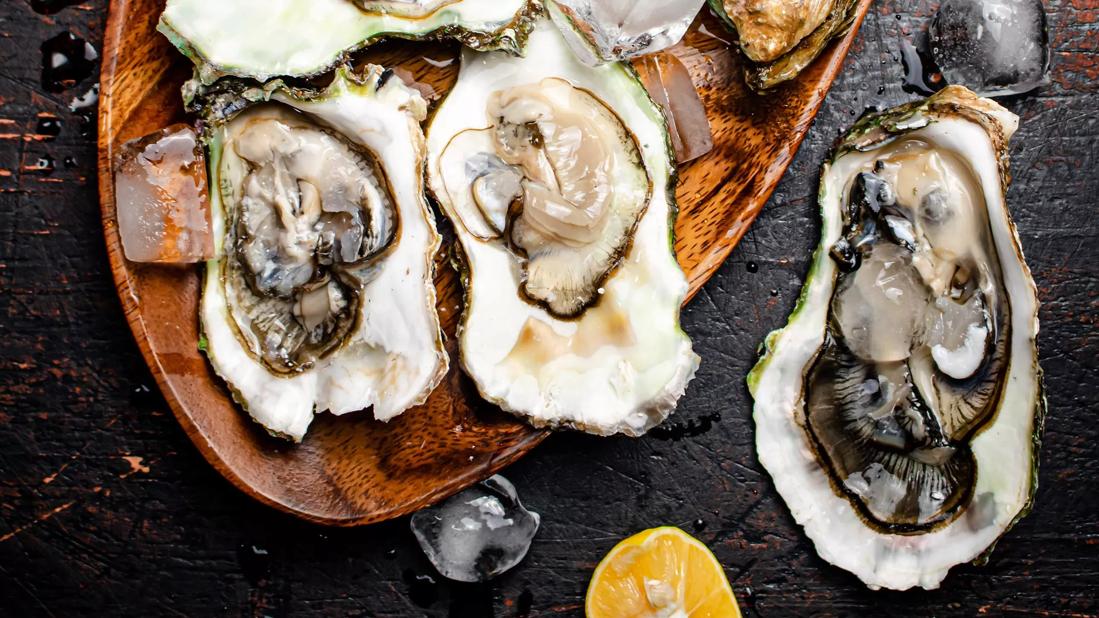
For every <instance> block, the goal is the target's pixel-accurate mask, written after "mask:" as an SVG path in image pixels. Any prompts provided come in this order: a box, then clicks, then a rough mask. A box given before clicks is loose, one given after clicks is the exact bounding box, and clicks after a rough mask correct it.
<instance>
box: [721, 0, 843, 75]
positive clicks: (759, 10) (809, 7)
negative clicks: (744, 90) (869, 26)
mask: <svg viewBox="0 0 1099 618" xmlns="http://www.w3.org/2000/svg"><path fill="white" fill-rule="evenodd" d="M709 2H710V7H711V8H713V11H714V13H715V14H716V15H717V16H718V17H720V18H721V19H722V21H724V22H725V24H726V25H728V26H729V27H730V28H731V29H732V30H733V31H734V32H736V34H737V38H738V40H739V41H740V49H741V51H742V52H743V53H744V56H745V57H746V58H747V61H748V62H747V66H746V68H745V77H746V79H747V82H748V85H749V86H751V87H752V88H753V89H755V90H767V89H769V88H773V87H775V86H777V85H779V84H781V83H782V82H785V81H789V80H791V79H793V78H795V77H797V75H798V73H800V72H801V71H802V69H804V68H805V67H807V66H809V63H810V62H812V61H813V60H815V59H816V58H817V56H819V55H820V53H821V52H822V51H824V48H825V46H827V45H828V43H829V42H831V41H832V39H834V38H836V37H839V36H842V35H843V34H844V33H845V32H847V30H848V29H849V28H850V27H851V24H852V23H854V20H855V16H856V13H857V8H858V0H709Z"/></svg>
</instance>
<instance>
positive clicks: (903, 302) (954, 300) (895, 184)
mask: <svg viewBox="0 0 1099 618" xmlns="http://www.w3.org/2000/svg"><path fill="white" fill-rule="evenodd" d="M1017 123H1018V119H1017V118H1016V117H1015V116H1014V115H1013V114H1011V113H1010V112H1008V111H1007V110H1005V109H1004V108H1002V107H1000V106H999V105H997V104H996V103H995V102H993V101H991V100H988V99H981V98H978V97H977V96H976V95H974V94H973V93H972V92H970V91H968V90H966V89H964V88H961V87H954V86H952V87H949V88H946V89H944V90H943V91H941V92H939V93H938V94H936V95H934V96H932V97H931V98H929V99H927V100H926V101H921V102H917V103H913V104H910V105H904V106H901V107H898V108H895V109H892V110H889V111H885V112H881V113H878V114H873V115H871V116H868V117H866V118H864V119H862V120H860V121H859V123H858V124H856V125H855V127H854V128H852V129H851V131H850V132H849V133H848V134H847V136H846V137H845V138H844V140H843V141H842V142H841V143H840V145H839V147H838V148H837V150H836V152H835V154H834V155H833V157H832V158H831V159H830V160H829V161H828V162H826V163H825V164H824V167H823V169H822V171H821V187H820V206H821V218H822V224H823V226H822V230H821V242H820V245H819V246H818V248H817V250H816V252H815V253H814V255H813V261H812V267H811V270H810V272H809V275H808V277H807V278H806V282H805V286H804V287H803V289H802V293H801V297H800V298H799V300H798V303H797V307H796V308H795V309H794V312H793V314H792V315H791V316H790V319H789V322H788V323H787V325H786V327H785V328H783V329H782V330H779V331H776V332H774V333H771V335H769V336H768V337H767V341H766V344H765V345H766V348H765V352H764V355H763V358H761V359H760V361H759V363H758V364H757V365H756V367H755V368H754V369H753V370H752V372H751V374H750V375H749V377H748V385H749V389H750V390H751V392H752V395H753V397H754V398H755V421H756V447H757V451H758V454H759V458H760V462H761V463H762V464H763V466H764V467H765V468H766V469H767V470H768V472H769V473H770V474H771V476H772V478H773V479H774V481H775V486H776V488H777V489H778V491H779V493H780V494H781V495H782V497H783V499H784V500H785V501H786V504H787V506H788V507H789V508H790V511H791V513H792V514H793V516H794V519H795V520H796V521H797V522H798V523H799V524H801V525H802V526H803V527H804V528H805V533H806V534H807V535H808V536H809V538H810V539H812V540H813V542H814V544H815V546H816V549H817V552H818V553H819V554H820V555H821V557H823V558H824V559H825V560H827V561H829V562H831V563H833V564H835V565H837V566H840V567H842V568H844V569H846V570H848V571H851V572H852V573H854V574H855V575H857V576H858V577H859V578H860V579H862V580H863V581H864V582H865V583H866V584H867V585H868V586H870V587H872V588H892V589H906V588H910V587H913V586H920V587H923V588H936V587H938V585H939V583H940V582H941V581H942V580H943V578H944V577H945V576H946V574H947V572H948V570H949V569H950V568H951V567H953V566H954V565H957V564H961V563H964V562H971V561H978V560H981V559H982V558H984V557H985V556H986V555H987V552H989V551H990V550H991V548H992V546H993V545H994V544H995V543H996V541H997V540H998V539H999V538H1000V537H1001V536H1002V535H1003V534H1004V533H1005V532H1007V530H1008V529H1009V528H1010V527H1011V526H1012V525H1013V524H1014V523H1015V521H1017V520H1018V519H1019V518H1020V517H1022V516H1023V515H1025V514H1026V513H1027V512H1028V511H1029V509H1030V504H1031V500H1032V497H1033V495H1034V491H1035V488H1036V484H1037V475H1036V471H1037V462H1038V449H1039V440H1040V435H1041V429H1042V423H1043V418H1044V414H1045V401H1044V398H1043V395H1042V380H1041V369H1040V367H1039V365H1038V352H1037V345H1036V338H1037V333H1038V299H1037V293H1036V289H1035V286H1034V282H1033V280H1032V278H1031V275H1030V271H1029V269H1028V268H1027V265H1026V261H1025V260H1024V258H1023V253H1022V249H1021V248H1020V246H1019V239H1018V236H1017V234H1016V231H1015V226H1014V224H1013V222H1012V220H1011V216H1010V213H1009V210H1008V206H1007V203H1006V197H1005V196H1006V189H1007V183H1008V151H1007V141H1008V139H1009V138H1010V137H1011V135H1012V133H1013V132H1014V130H1015V128H1016V126H1017Z"/></svg>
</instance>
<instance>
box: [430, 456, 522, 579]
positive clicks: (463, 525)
mask: <svg viewBox="0 0 1099 618" xmlns="http://www.w3.org/2000/svg"><path fill="white" fill-rule="evenodd" d="M539 521H540V519H539V517H538V513H532V512H530V511H528V510H527V509H525V508H523V505H522V504H521V503H520V502H519V496H518V495H517V494H516V493H515V486H514V485H512V484H511V482H510V481H508V480H507V479H505V478H504V477H502V476H500V475H496V476H494V477H492V478H490V479H488V480H486V481H484V482H482V483H478V484H477V485H474V486H473V487H470V488H469V489H467V490H465V491H463V492H461V493H459V494H457V495H455V496H452V497H450V498H448V499H447V500H445V501H444V502H442V503H441V504H438V505H435V506H432V507H429V508H426V509H424V510H422V511H419V512H418V513H416V514H414V515H413V516H412V521H411V526H412V533H413V534H414V535H416V540H417V541H419V542H420V547H421V548H423V550H424V553H425V554H427V557H428V559H429V560H431V563H432V564H434V565H435V568H436V569H438V570H439V573H442V574H443V576H444V577H447V578H449V579H453V580H457V581H462V582H479V581H486V580H489V579H492V578H493V577H496V576H497V575H500V574H501V573H503V572H505V571H507V570H509V569H511V568H512V567H514V566H515V565H516V564H519V562H520V561H521V560H522V559H523V558H524V557H525V556H526V555H527V550H528V549H529V548H530V543H531V541H532V540H533V539H534V534H535V533H536V532H537V531H538V523H539Z"/></svg>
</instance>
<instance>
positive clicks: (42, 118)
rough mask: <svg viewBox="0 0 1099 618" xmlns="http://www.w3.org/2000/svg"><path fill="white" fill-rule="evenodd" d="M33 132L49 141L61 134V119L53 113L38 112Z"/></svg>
mask: <svg viewBox="0 0 1099 618" xmlns="http://www.w3.org/2000/svg"><path fill="white" fill-rule="evenodd" d="M34 132H35V133H37V134H38V135H41V136H42V137H43V138H45V141H50V140H52V139H53V138H55V137H57V136H58V135H60V134H61V119H60V118H58V117H57V116H54V115H53V114H39V115H38V126H37V127H35V130H34Z"/></svg>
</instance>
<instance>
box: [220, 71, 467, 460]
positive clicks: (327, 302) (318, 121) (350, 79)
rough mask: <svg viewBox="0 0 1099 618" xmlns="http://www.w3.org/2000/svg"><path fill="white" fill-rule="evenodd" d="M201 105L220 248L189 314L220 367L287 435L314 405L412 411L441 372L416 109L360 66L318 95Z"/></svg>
mask: <svg viewBox="0 0 1099 618" xmlns="http://www.w3.org/2000/svg"><path fill="white" fill-rule="evenodd" d="M203 103H204V105H205V107H203V108H202V111H203V113H204V116H205V119H206V121H207V123H208V125H209V128H208V131H207V147H208V150H209V158H208V159H209V177H210V182H209V186H210V187H217V190H216V191H211V213H212V217H211V218H212V220H213V226H214V239H215V243H217V244H218V248H219V253H221V254H223V257H221V258H220V259H217V260H212V261H210V262H208V263H207V265H206V280H205V284H204V286H203V295H202V304H201V308H200V316H201V320H202V328H203V331H204V334H205V337H206V340H207V344H206V351H207V355H208V356H209V358H210V362H211V364H212V365H213V367H214V369H215V371H217V373H218V375H220V376H221V377H222V378H224V379H225V381H226V382H227V383H228V384H229V386H230V388H231V390H232V391H233V394H234V397H235V398H236V399H237V401H238V402H239V403H240V404H241V405H242V406H244V408H245V409H246V410H247V411H248V412H249V413H250V414H251V415H252V416H253V418H255V419H256V420H257V421H258V422H259V423H261V424H262V425H263V426H264V427H266V428H267V429H268V430H269V431H271V432H272V433H275V434H278V435H282V436H285V437H288V438H291V439H293V440H295V441H296V440H300V439H301V438H302V436H303V435H304V434H305V431H306V428H307V427H308V426H309V423H310V420H311V419H312V417H313V414H314V412H315V411H316V412H322V411H325V410H328V411H331V412H332V413H334V414H343V413H346V412H353V411H356V410H362V409H365V408H368V407H370V406H373V411H374V416H375V417H376V418H378V419H380V420H388V419H390V418H392V417H394V416H396V415H398V414H400V413H401V412H403V411H404V410H405V409H407V408H409V407H410V406H413V405H417V404H419V403H422V402H423V401H424V400H425V399H426V398H427V395H428V394H429V393H430V392H431V390H432V389H433V388H434V387H435V385H437V384H438V382H439V381H440V380H441V379H442V376H443V375H444V373H445V372H446V368H447V362H448V357H447V354H446V352H445V351H444V350H443V344H442V334H441V331H440V329H439V321H438V316H437V315H436V313H435V288H434V285H433V283H432V275H433V256H434V254H435V252H436V251H437V250H438V247H439V242H440V240H439V236H438V234H437V232H436V231H435V224H434V221H433V219H432V216H431V213H430V211H429V210H428V208H427V205H426V204H425V202H424V198H423V181H422V177H421V173H420V170H421V169H422V166H423V156H424V154H423V153H424V143H423V135H422V133H421V131H420V126H419V123H420V122H421V121H422V120H423V118H424V116H425V114H426V107H427V106H426V104H425V102H424V101H423V99H422V98H420V96H419V94H417V93H416V92H415V91H413V90H411V89H409V88H407V87H406V86H405V85H404V84H402V83H401V82H400V80H399V79H396V78H394V77H392V73H388V72H383V71H382V69H381V68H380V67H376V66H370V67H367V68H366V69H365V70H364V72H363V73H362V74H356V73H352V72H351V71H350V70H349V69H346V68H341V69H338V70H337V72H336V74H335V79H334V81H333V82H332V84H331V85H330V86H328V88H326V89H324V90H322V91H313V90H299V89H292V88H289V87H287V86H285V85H284V84H283V83H282V82H281V81H276V82H272V83H269V84H266V85H264V86H263V87H262V88H255V87H247V86H245V85H243V84H241V83H225V82H222V83H219V84H218V86H217V87H216V88H215V90H214V91H212V92H211V93H209V98H208V99H206V100H205V101H203Z"/></svg>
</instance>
